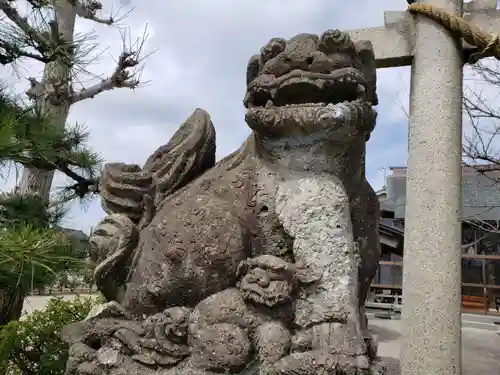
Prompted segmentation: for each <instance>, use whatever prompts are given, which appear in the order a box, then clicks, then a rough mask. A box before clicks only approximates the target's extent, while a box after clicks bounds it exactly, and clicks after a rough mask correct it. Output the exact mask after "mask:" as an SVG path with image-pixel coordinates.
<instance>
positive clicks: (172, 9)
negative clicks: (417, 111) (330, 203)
mask: <svg viewBox="0 0 500 375" xmlns="http://www.w3.org/2000/svg"><path fill="white" fill-rule="evenodd" d="M120 2H121V4H122V5H123V6H134V7H135V10H134V11H133V12H132V13H131V14H130V16H129V18H128V19H127V21H126V22H127V25H128V26H130V29H131V31H132V33H133V35H140V34H141V32H142V30H143V27H144V26H145V25H146V23H147V24H148V30H149V33H150V38H149V40H148V43H147V46H146V47H147V48H146V49H147V50H150V51H151V50H153V49H158V52H156V53H155V54H153V55H151V56H150V57H149V58H148V59H147V61H146V67H145V69H144V72H143V77H142V78H143V79H145V80H150V81H151V82H150V84H149V85H147V86H146V87H143V88H141V89H138V90H136V91H128V90H126V89H120V90H115V91H112V92H106V93H104V94H102V95H99V96H97V97H96V98H94V99H92V100H87V101H85V102H81V103H78V104H77V105H75V106H74V107H73V108H72V110H71V113H70V118H69V121H70V122H79V123H84V124H85V125H86V126H87V128H88V129H89V131H90V132H91V139H90V143H91V146H92V147H93V148H94V149H95V150H96V151H98V152H100V153H101V154H102V155H103V157H104V158H105V159H106V160H107V161H124V162H127V163H138V164H142V163H143V162H144V161H145V159H146V158H147V157H148V155H149V153H151V152H152V151H153V150H154V149H155V148H157V147H158V146H159V145H160V144H163V143H166V142H167V141H168V140H169V138H170V136H171V135H172V134H173V132H174V131H175V130H176V128H177V126H178V125H179V124H181V123H182V122H183V121H184V120H185V118H186V117H187V116H188V115H189V114H190V112H191V111H192V110H193V109H194V108H196V107H201V108H204V109H206V110H207V111H208V112H209V113H210V114H211V116H212V120H213V122H214V124H215V127H216V130H217V154H218V157H222V156H225V155H227V154H228V153H229V152H231V151H233V150H234V149H236V148H238V147H239V146H240V144H241V143H242V142H243V141H244V139H245V138H246V137H247V135H248V134H249V130H248V128H247V127H246V125H245V123H244V120H243V118H244V110H243V105H242V99H243V94H244V91H245V74H246V64H247V61H248V59H249V57H250V56H251V55H252V54H254V53H257V52H259V50H260V47H261V46H262V45H264V44H265V43H267V41H268V40H269V39H271V38H272V37H276V36H280V37H290V36H293V35H295V34H297V33H300V32H316V33H320V32H322V31H325V30H327V29H331V28H339V29H353V28H365V27H373V26H380V25H383V11H384V10H404V9H405V7H406V5H407V4H406V2H404V1H401V0H386V1H383V2H381V1H373V0H371V1H370V0H351V1H350V2H348V3H347V2H341V1H337V2H332V1H329V0H310V1H307V2H306V1H302V0H289V1H286V2H285V1H269V0H254V1H231V0H211V1H199V0H196V1H195V0H182V1H181V0H166V1H156V2H153V1H144V0H142V1H138V0H121V1H120ZM114 4H115V7H116V5H118V4H119V2H118V0H117V1H115V2H114ZM347 4H348V5H347ZM110 6H111V0H109V1H108V2H106V3H105V8H106V9H109V8H110ZM93 28H94V29H95V31H96V35H97V36H98V40H99V41H100V42H101V45H102V48H103V49H104V48H105V47H108V46H109V49H108V50H107V51H106V53H104V54H103V55H102V56H101V59H100V60H99V61H98V62H96V63H95V64H94V65H93V66H91V67H90V69H92V70H93V71H94V72H96V73H98V74H102V75H103V76H104V75H106V74H108V73H109V72H111V71H112V70H113V66H114V61H113V59H112V58H111V56H110V55H114V56H117V55H118V54H119V52H120V49H121V40H120V36H119V33H118V31H117V30H116V29H112V28H107V27H106V26H103V25H94V24H92V23H91V22H88V21H84V20H83V21H82V20H81V21H79V22H78V23H77V29H78V31H80V32H88V31H90V30H91V29H93ZM40 69H41V67H40V66H35V65H33V66H30V67H28V68H26V70H28V71H29V73H30V74H31V75H36V76H38V77H39V76H40V74H39V73H40ZM6 74H8V70H4V74H3V75H4V76H5V75H6ZM378 77H379V82H378V93H379V98H380V104H379V106H378V111H379V120H378V125H377V128H376V130H375V131H374V133H373V135H372V137H371V139H370V141H369V142H368V155H367V174H368V177H369V179H370V181H371V182H372V183H373V184H374V187H375V188H380V187H381V185H382V184H383V173H381V172H380V170H379V169H380V168H385V167H388V166H390V165H401V164H405V162H406V147H407V135H406V133H407V129H406V127H407V124H406V123H407V120H406V114H405V112H406V111H407V109H408V96H407V92H408V90H409V69H408V68H399V69H384V70H380V71H379V74H378ZM23 87H26V83H24V84H20V85H18V86H17V89H18V90H21V89H22V88H23ZM58 181H59V182H61V180H60V179H58ZM103 215H104V213H103V212H102V210H101V209H100V206H99V202H98V201H97V200H96V201H95V202H93V203H92V204H91V205H90V207H89V208H88V210H87V211H85V212H80V210H79V208H78V207H77V206H75V208H74V209H73V210H72V212H71V214H70V216H69V217H68V220H67V223H66V224H67V225H68V226H71V227H74V228H79V229H83V230H85V231H87V230H88V229H89V227H90V226H91V225H92V224H95V223H96V222H97V221H98V220H99V219H100V218H102V217H103Z"/></svg>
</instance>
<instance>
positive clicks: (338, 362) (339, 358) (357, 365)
mask: <svg viewBox="0 0 500 375" xmlns="http://www.w3.org/2000/svg"><path fill="white" fill-rule="evenodd" d="M372 370H373V369H372V366H371V364H370V362H369V361H368V358H367V357H366V356H364V355H362V356H348V355H342V354H332V353H329V352H327V351H323V350H313V351H308V352H304V353H294V354H291V355H289V356H288V357H285V358H283V359H281V360H280V361H279V362H278V363H276V364H275V365H274V366H273V368H272V369H271V370H270V371H269V375H297V374H300V375H320V374H321V375H372V374H373V371H372ZM378 370H379V367H377V371H378ZM376 374H377V375H383V374H384V372H376Z"/></svg>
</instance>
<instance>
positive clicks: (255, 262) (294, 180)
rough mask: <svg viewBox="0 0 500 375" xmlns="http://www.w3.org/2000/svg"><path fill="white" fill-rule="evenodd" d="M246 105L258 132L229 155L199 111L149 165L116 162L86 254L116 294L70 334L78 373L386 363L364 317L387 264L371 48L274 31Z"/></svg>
mask: <svg viewBox="0 0 500 375" xmlns="http://www.w3.org/2000/svg"><path fill="white" fill-rule="evenodd" d="M244 104H245V107H246V109H247V112H246V116H245V121H246V123H247V124H248V126H249V127H250V128H251V129H252V134H251V135H250V137H249V138H248V139H247V141H246V142H245V143H244V144H243V145H242V146H241V148H240V149H239V150H237V151H236V152H234V153H233V154H232V155H229V156H228V157H226V158H225V159H223V160H221V161H219V162H218V163H215V131H214V127H213V125H212V123H211V121H210V117H209V115H208V114H207V113H206V112H204V111H203V110H201V109H197V110H196V111H195V112H194V113H193V115H191V117H190V118H188V120H187V121H186V122H185V123H184V124H183V125H182V126H181V127H180V128H179V130H178V131H177V133H176V134H175V135H174V137H173V138H172V139H171V141H170V142H169V143H168V144H167V145H166V146H162V147H160V148H159V149H158V150H157V151H156V152H155V153H154V154H153V155H152V156H151V157H150V158H149V159H148V161H147V162H146V164H145V165H144V167H143V168H140V167H139V166H137V165H125V164H110V165H107V167H106V170H105V173H104V174H103V178H102V181H101V186H100V188H101V191H102V200H103V206H104V207H105V208H106V209H107V211H108V213H109V216H108V217H106V218H105V219H104V220H103V221H102V222H101V223H99V225H98V226H97V227H96V229H95V231H94V232H93V234H92V237H91V242H92V245H93V251H92V256H91V258H92V260H93V262H94V263H95V265H96V268H95V277H96V281H97V285H98V287H99V289H100V290H101V291H102V293H103V294H104V295H105V297H106V298H107V299H108V301H109V302H108V303H107V304H105V305H103V306H101V308H100V310H99V311H94V312H92V313H91V316H89V317H88V318H87V319H86V320H85V321H84V322H81V323H76V324H74V325H71V326H68V327H66V329H65V330H64V334H63V336H64V338H65V340H67V341H68V342H69V343H70V344H71V358H70V361H69V362H68V369H67V372H68V374H110V375H115V374H116V375H118V374H124V373H127V374H139V373H140V374H164V375H167V374H168V375H177V374H186V375H187V374H215V373H220V372H228V373H231V374H238V373H245V374H254V373H255V374H257V373H258V374H262V375H264V374H290V375H292V374H294V375H295V374H316V373H317V372H318V371H319V372H320V373H325V374H347V373H348V374H382V373H383V372H384V367H383V366H382V365H381V364H380V362H379V361H378V360H377V358H376V345H375V344H374V343H373V340H372V338H371V336H370V334H369V332H368V327H367V321H366V316H365V311H364V303H365V300H366V297H367V293H368V290H369V286H370V283H371V281H372V279H373V277H374V274H375V272H376V268H377V264H378V260H379V257H380V247H379V238H378V227H377V225H378V215H379V212H378V210H379V207H378V200H377V197H376V195H375V193H374V191H373V189H372V188H371V187H370V185H369V184H368V182H367V181H366V177H365V146H366V141H367V140H368V138H369V136H370V133H371V131H372V130H373V128H374V126H375V120H376V113H375V111H374V110H373V108H372V106H373V105H376V104H377V95H376V73H375V59H374V55H373V48H372V46H371V44H370V42H368V41H363V42H357V43H354V42H352V41H351V40H350V38H349V36H348V35H347V34H345V33H342V32H340V31H338V30H328V31H326V32H325V33H323V34H322V35H320V36H317V35H311V34H300V35H297V36H295V37H293V38H291V39H289V40H284V39H279V38H274V39H272V40H271V41H270V42H269V43H268V44H267V45H266V46H264V47H263V48H262V49H261V52H260V54H258V55H255V56H253V57H252V58H251V59H250V62H249V64H248V68H247V91H246V95H245V99H244Z"/></svg>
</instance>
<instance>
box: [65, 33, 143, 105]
mask: <svg viewBox="0 0 500 375" xmlns="http://www.w3.org/2000/svg"><path fill="white" fill-rule="evenodd" d="M122 40H123V49H124V51H123V52H122V53H121V54H120V57H119V58H118V61H117V64H116V68H115V70H114V72H113V73H112V74H111V75H110V76H109V77H107V78H105V79H102V80H101V81H100V82H99V83H97V84H95V85H93V86H90V87H88V88H83V89H82V90H80V91H78V92H75V93H73V94H72V95H71V98H70V102H71V104H74V103H77V102H80V101H82V100H85V99H89V98H94V97H95V96H96V95H98V94H100V93H101V92H104V91H109V90H113V89H115V88H124V87H126V88H130V89H135V88H137V87H139V85H140V84H141V82H140V79H139V73H140V71H141V70H142V66H141V62H142V60H144V58H145V57H141V54H142V50H143V48H144V43H145V42H146V40H147V34H146V30H145V32H144V34H143V36H142V37H141V38H139V39H137V40H136V42H135V43H133V44H131V45H130V46H126V33H122Z"/></svg>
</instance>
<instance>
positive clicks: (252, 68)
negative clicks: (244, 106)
mask: <svg viewBox="0 0 500 375" xmlns="http://www.w3.org/2000/svg"><path fill="white" fill-rule="evenodd" d="M259 71H260V55H253V56H252V57H250V61H248V65H247V85H248V84H250V82H252V81H253V80H254V79H255V78H257V76H258V75H259Z"/></svg>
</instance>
